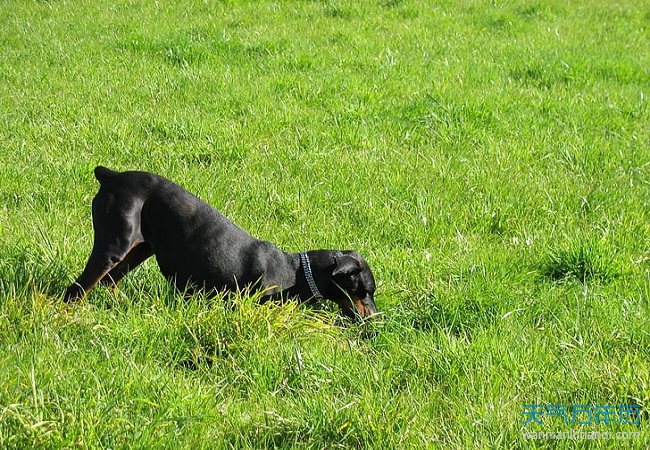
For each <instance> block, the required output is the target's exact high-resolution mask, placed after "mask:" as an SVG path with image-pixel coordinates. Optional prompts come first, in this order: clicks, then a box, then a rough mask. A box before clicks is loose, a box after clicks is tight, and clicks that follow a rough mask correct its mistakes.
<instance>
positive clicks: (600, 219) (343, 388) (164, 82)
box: [0, 0, 650, 449]
mask: <svg viewBox="0 0 650 450" xmlns="http://www.w3.org/2000/svg"><path fill="white" fill-rule="evenodd" d="M646 9H647V8H646ZM646 9H644V5H643V4H642V3H639V2H632V1H623V2H606V1H592V2H589V3H588V4H587V3H584V4H583V3H575V4H569V3H565V2H557V1H554V0H538V1H527V0H517V1H512V2H483V1H467V2H448V1H440V2H422V1H418V0H397V1H395V0H388V1H383V0H377V1H374V0H373V1H360V2H351V1H289V2H267V1H261V2H245V1H228V2H221V1H187V2H149V1H145V0H134V1H118V2H112V3H108V2H101V1H100V2H96V1H95V2H90V1H78V2H70V1H65V0H64V1H48V2H41V1H7V2H4V3H2V5H0V50H1V52H0V54H1V55H2V58H0V343H1V344H2V345H3V352H2V354H1V356H0V446H2V447H3V448H4V447H7V448H26V447H48V448H57V447H72V446H75V447H130V446H133V447H144V448H148V447H184V448H197V447H198V448H201V447H205V448H215V447H216V448H266V447H279V448H381V449H385V448H399V449H402V448H438V447H440V448H502V447H505V448H522V447H523V448H528V447H554V446H560V447H572V446H579V445H582V446H585V447H593V448H621V447H623V446H627V447H631V448H645V447H647V442H648V437H649V431H648V429H649V428H648V420H650V419H649V418H648V414H649V413H648V411H649V405H650V366H649V365H648V361H649V360H650V350H649V349H650V332H649V331H648V330H650V320H649V319H648V314H649V312H650V305H649V300H648V299H649V298H650V226H649V223H650V216H649V214H648V211H650V209H649V208H648V199H649V198H650V151H649V142H650V134H649V133H650V130H649V128H648V123H650V110H649V108H648V94H649V92H648V91H649V86H650V72H649V70H648V68H649V67H650V52H649V51H648V45H647V29H648V25H649V24H650V22H649V15H648V13H647V11H646ZM98 164H101V165H105V166H108V167H111V168H113V169H117V170H128V169H141V170H149V171H154V172H156V173H159V174H160V175H162V176H165V177H167V178H169V179H172V180H174V181H176V182H178V183H179V184H181V185H182V186H184V187H185V188H187V189H188V190H190V191H192V192H194V193H196V194H198V195H199V196H200V197H202V198H203V199H205V200H206V201H208V202H209V203H210V204H212V205H214V206H215V207H217V208H218V209H219V210H220V211H222V212H223V213H224V214H225V215H227V216H228V217H229V218H230V219H232V220H233V221H235V222H236V223H238V224H239V225H240V226H242V227H243V228H244V229H246V230H248V231H249V232H250V233H252V234H253V235H255V236H257V237H260V238H262V239H265V240H269V241H272V242H274V243H276V244H278V245H279V246H280V247H281V248H283V249H285V250H287V251H299V250H305V249H312V248H342V249H348V248H350V249H356V250H358V251H359V252H361V253H362V254H363V255H364V256H365V257H366V259H367V260H368V261H369V263H370V265H371V267H372V268H373V271H374V273H375V277H376V279H377V281H378V291H377V305H378V307H379V309H380V311H381V312H382V315H381V317H380V318H379V320H377V321H375V322H373V323H364V324H352V323H349V322H346V321H345V320H343V319H342V318H341V317H339V316H338V315H337V313H336V311H335V310H334V308H332V307H331V305H329V306H325V307H324V308H316V309H312V308H308V307H305V306H299V305H295V304H287V305H270V304H269V305H261V306H260V305H257V304H256V301H255V296H247V295H243V296H239V297H236V298H235V303H236V305H233V304H232V302H229V301H224V299H221V298H218V297H217V298H202V297H201V296H196V297H192V298H185V297H184V296H183V295H182V294H179V293H176V292H174V291H173V290H172V289H171V288H170V287H169V286H168V285H167V283H166V282H165V281H164V279H163V278H162V276H161V275H160V274H159V272H158V269H157V267H156V264H155V261H147V262H146V263H145V264H143V266H142V267H140V268H138V269H137V270H136V271H134V272H133V273H132V274H130V275H129V277H127V278H126V279H125V280H123V282H122V283H121V285H120V286H119V287H118V288H117V289H108V288H98V289H96V290H94V291H93V292H92V293H91V294H90V296H89V297H88V298H87V299H86V300H85V301H83V302H80V303H77V304H72V305H67V304H64V303H63V302H62V293H63V291H64V289H65V287H66V286H67V285H68V284H69V283H70V282H71V281H72V280H73V279H74V277H75V276H76V275H77V274H78V271H79V270H81V268H82V266H83V264H84V263H85V262H86V258H87V256H88V253H89V251H90V247H91V244H92V228H91V227H92V226H91V220H90V204H91V201H92V198H93V196H94V194H95V192H96V189H97V184H96V181H95V179H94V177H93V175H92V170H93V168H94V167H95V166H96V165H98ZM233 306H236V307H233ZM531 405H532V406H531ZM535 405H536V406H537V407H539V408H542V410H543V411H544V412H548V411H554V412H555V413H556V414H555V415H548V414H543V415H542V416H540V418H541V419H542V422H543V424H540V423H537V422H533V423H527V424H525V421H526V419H529V418H530V415H526V412H527V411H528V412H530V411H531V408H532V407H533V406H535ZM580 405H582V407H583V408H584V407H585V405H587V406H589V408H591V409H590V411H591V412H592V417H591V419H592V420H590V421H589V422H590V423H584V424H580V423H579V422H580V421H582V422H587V421H588V420H586V419H587V418H588V417H589V416H588V415H587V413H584V412H582V413H580ZM607 405H609V406H610V407H614V409H615V410H616V411H614V414H613V416H611V417H610V416H608V415H605V416H603V414H602V411H603V410H602V407H604V406H607ZM626 405H628V406H630V405H632V406H634V407H635V408H638V410H636V411H637V412H638V413H639V416H632V419H639V420H638V421H639V422H640V423H639V424H638V425H637V424H631V423H629V422H630V420H624V419H626V417H623V416H621V413H620V408H622V407H625V406H626ZM548 406H550V407H551V408H550V409H549V410H548V411H547V410H546V409H545V408H546V407H548ZM563 407H565V408H566V409H565V411H566V414H567V421H568V422H570V421H571V420H572V419H575V420H573V423H572V424H566V423H565V421H564V418H563V417H562V416H561V414H560V415H558V412H560V413H561V412H562V408H563ZM599 407H601V409H598V408H599ZM589 408H588V409H589ZM617 408H618V409H617ZM598 411H600V412H601V414H600V415H599V416H597V412H598ZM610 412H611V411H610ZM596 417H598V418H599V420H596ZM603 417H604V418H606V419H608V420H604V419H603ZM612 417H614V419H615V420H609V419H611V418H612ZM600 419H603V420H600ZM627 419H630V418H629V417H627ZM631 421H635V420H631ZM567 430H573V431H582V432H611V433H614V434H615V433H617V432H630V431H632V432H639V433H640V435H639V436H636V437H634V438H633V439H629V440H625V441H621V440H616V439H605V438H604V437H600V438H599V439H593V440H592V439H590V440H588V441H587V440H585V441H581V442H574V441H570V440H562V441H561V442H558V441H555V440H550V441H549V440H530V439H527V438H526V436H528V435H524V434H523V433H524V432H553V431H567Z"/></svg>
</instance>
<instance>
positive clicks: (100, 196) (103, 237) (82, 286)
mask: <svg viewBox="0 0 650 450" xmlns="http://www.w3.org/2000/svg"><path fill="white" fill-rule="evenodd" d="M141 210H142V201H140V200H139V199H138V198H137V197H135V198H134V197H133V196H131V195H127V194H120V193H115V192H112V191H109V190H107V189H103V188H100V190H99V192H98V193H97V195H96V196H95V198H94V199H93V207H92V213H93V228H94V230H95V238H94V243H93V249H92V252H91V253H90V257H89V258H88V262H87V263H86V267H85V268H84V270H83V272H82V273H81V275H79V277H78V278H77V280H76V281H75V282H74V283H73V284H71V285H70V286H69V287H68V289H67V290H66V292H65V296H64V298H65V300H75V299H78V298H81V297H83V296H84V295H85V294H87V293H88V292H89V291H90V290H91V289H92V288H93V287H94V286H95V285H96V284H97V283H98V282H99V281H100V280H102V278H104V277H105V276H106V275H107V274H109V273H110V272H111V270H113V269H115V268H116V267H118V266H119V264H120V263H121V262H122V261H124V259H125V258H126V257H127V255H129V253H130V252H131V251H132V250H133V249H134V248H135V247H136V246H138V245H139V244H141V243H142V242H143V241H144V238H143V237H142V232H141V230H140V212H141ZM125 273H126V272H125Z"/></svg>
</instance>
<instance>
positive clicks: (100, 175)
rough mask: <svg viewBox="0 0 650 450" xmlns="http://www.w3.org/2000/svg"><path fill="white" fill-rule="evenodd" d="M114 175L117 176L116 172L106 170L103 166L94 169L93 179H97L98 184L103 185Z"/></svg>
mask: <svg viewBox="0 0 650 450" xmlns="http://www.w3.org/2000/svg"><path fill="white" fill-rule="evenodd" d="M115 175H117V172H115V171H114V170H111V169H107V168H106V167H103V166H97V167H95V178H97V181H99V184H102V183H105V182H106V181H108V180H110V179H111V178H113V177H114V176H115Z"/></svg>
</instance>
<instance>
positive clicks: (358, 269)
mask: <svg viewBox="0 0 650 450" xmlns="http://www.w3.org/2000/svg"><path fill="white" fill-rule="evenodd" d="M328 259H329V263H328V264H327V265H325V266H324V267H325V274H324V275H325V277H328V278H329V282H328V283H327V284H326V286H325V288H324V289H323V292H322V294H323V295H324V296H325V297H326V298H328V299H330V300H333V301H334V302H336V303H337V304H338V305H339V307H340V308H341V311H342V312H343V314H345V315H346V316H348V317H350V318H353V319H354V318H356V317H357V316H360V317H362V318H366V317H370V316H372V315H374V314H377V307H376V306H375V299H374V295H375V288H376V286H375V278H374V277H373V276H372V271H371V270H370V266H369V265H368V263H367V262H366V260H365V259H363V257H362V256H361V255H360V254H358V253H357V252H354V251H333V252H330V254H329V258H328Z"/></svg>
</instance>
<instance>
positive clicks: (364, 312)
mask: <svg viewBox="0 0 650 450" xmlns="http://www.w3.org/2000/svg"><path fill="white" fill-rule="evenodd" d="M354 306H355V307H356V309H357V314H359V316H361V318H363V319H365V318H367V317H372V316H374V315H375V314H377V313H378V311H377V307H376V306H375V302H374V300H373V299H372V297H370V296H366V297H364V298H360V299H357V300H355V301H354Z"/></svg>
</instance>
